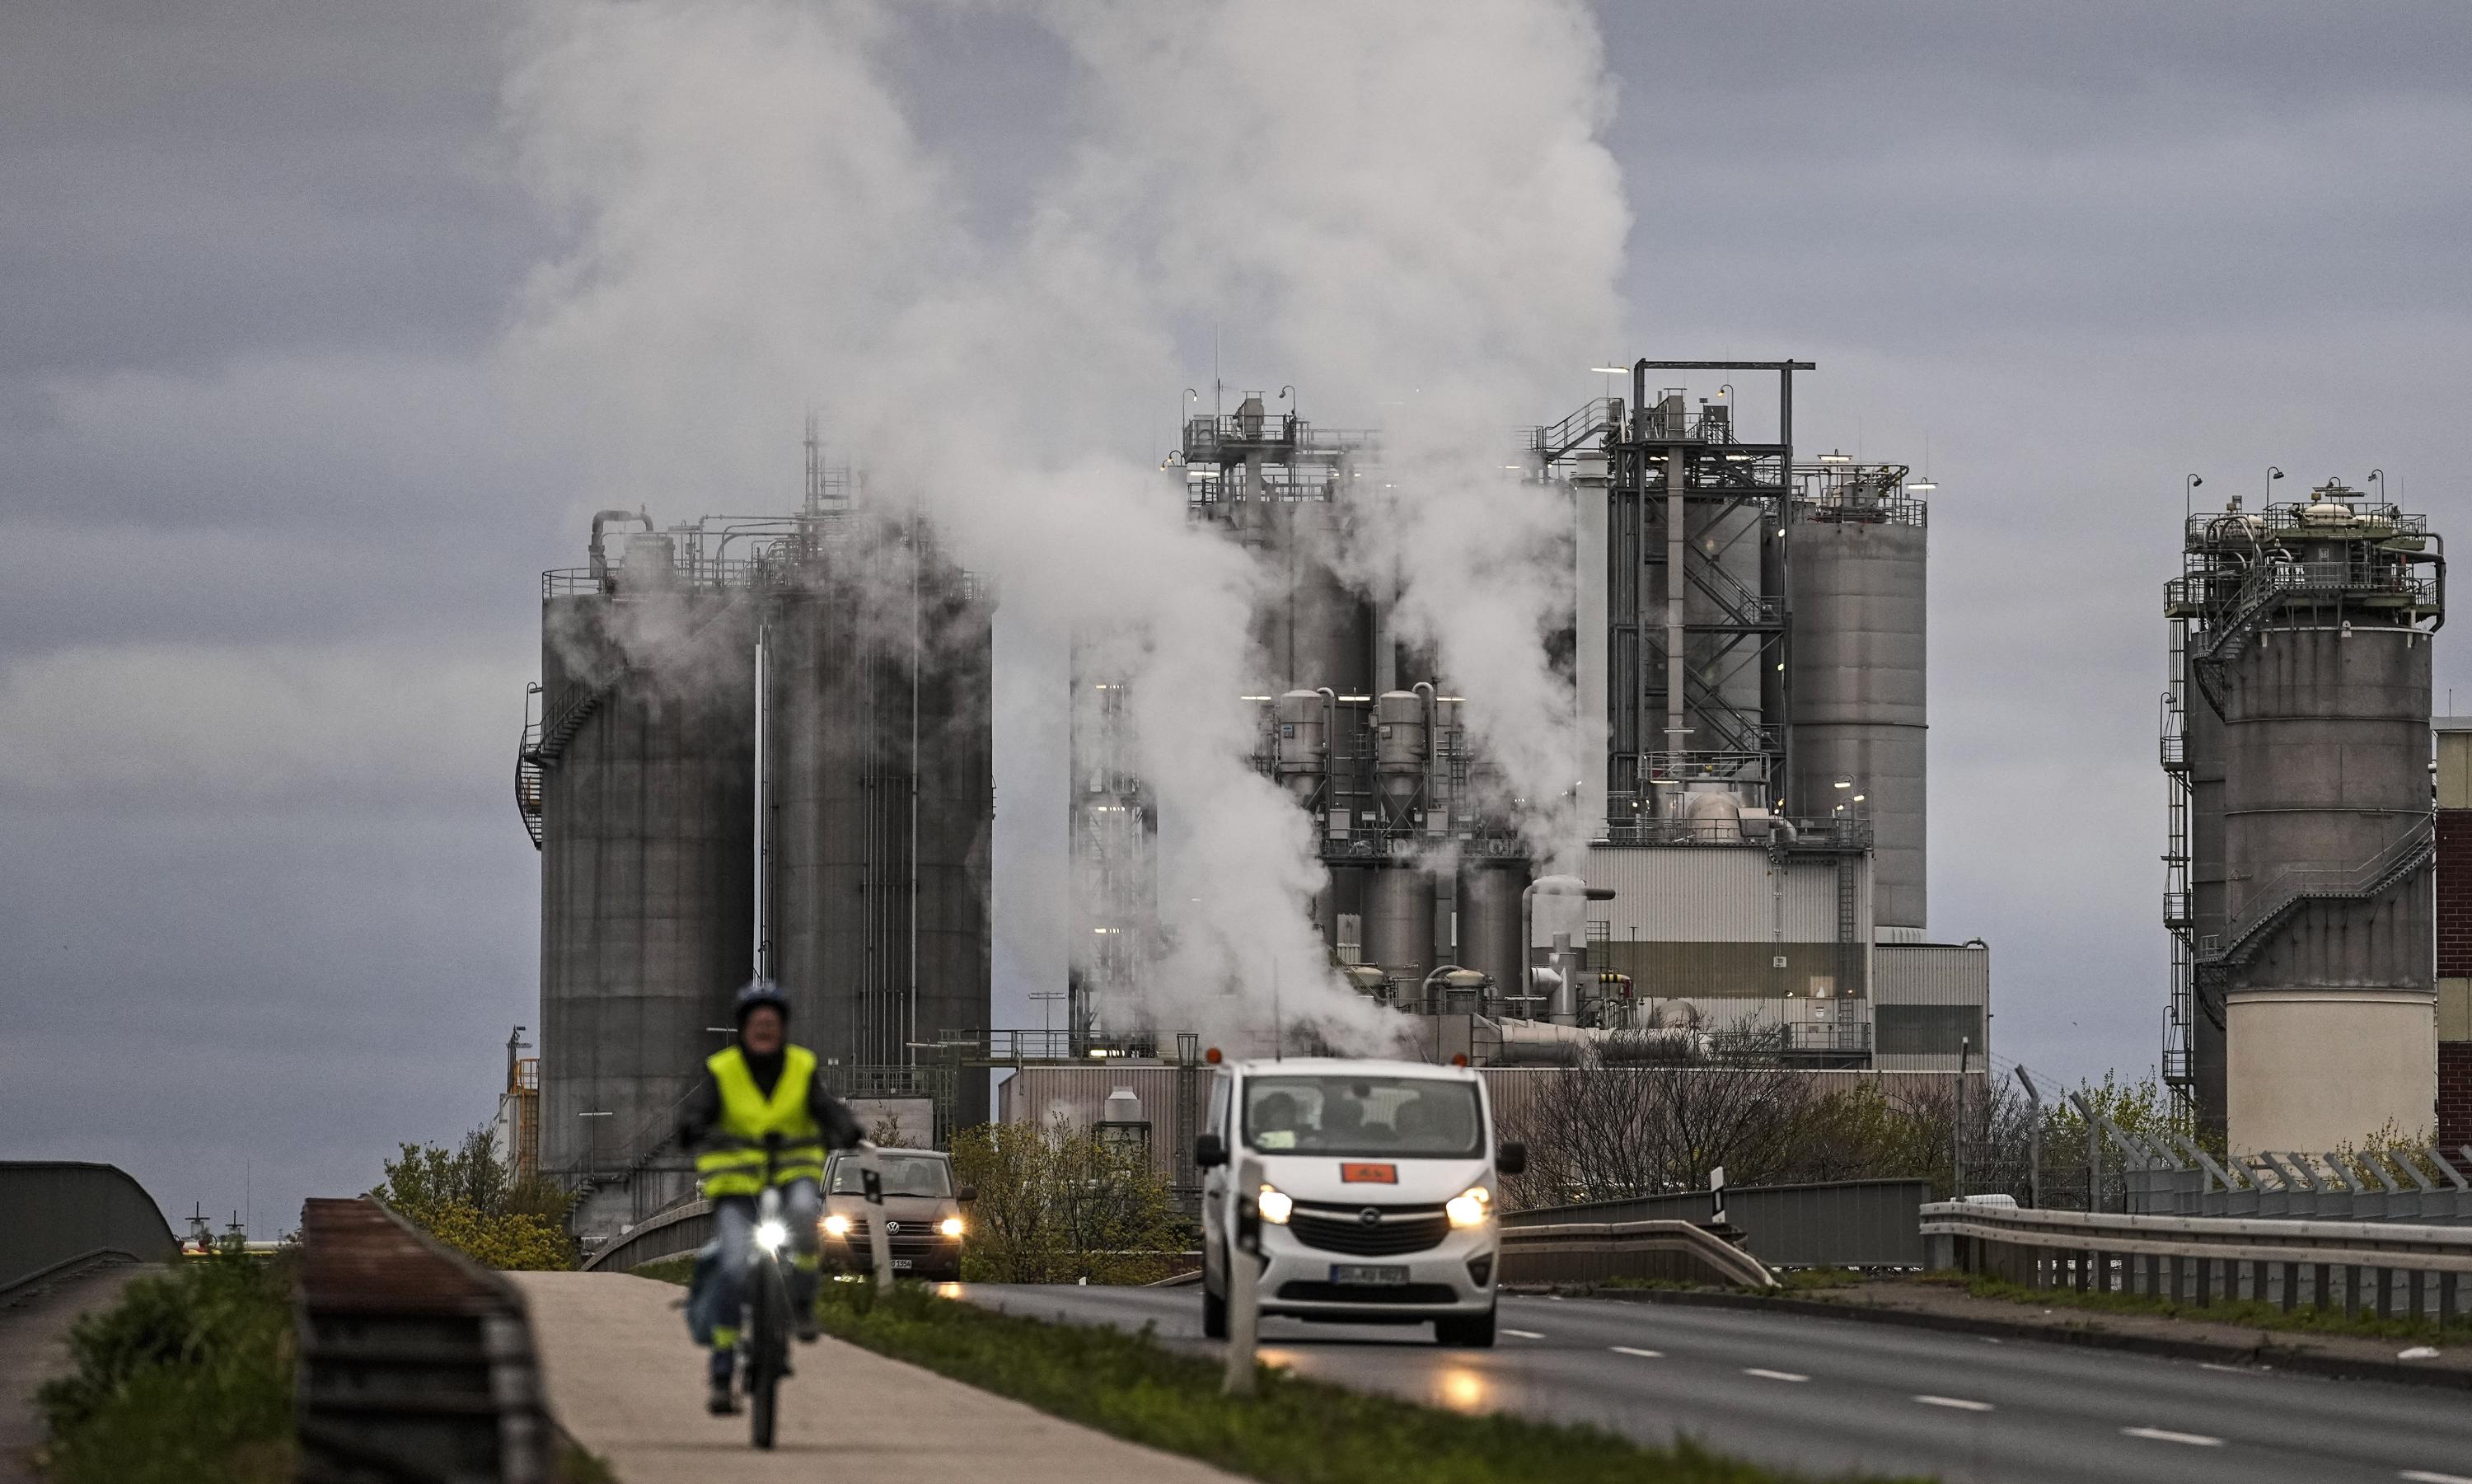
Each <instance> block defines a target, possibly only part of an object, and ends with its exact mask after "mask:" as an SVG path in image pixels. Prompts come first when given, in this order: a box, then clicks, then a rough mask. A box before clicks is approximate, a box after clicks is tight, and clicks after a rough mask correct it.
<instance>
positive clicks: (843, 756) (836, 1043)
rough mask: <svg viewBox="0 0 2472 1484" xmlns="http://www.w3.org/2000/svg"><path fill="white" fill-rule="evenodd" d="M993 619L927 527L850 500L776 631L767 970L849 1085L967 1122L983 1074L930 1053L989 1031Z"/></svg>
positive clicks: (802, 559) (789, 592)
mask: <svg viewBox="0 0 2472 1484" xmlns="http://www.w3.org/2000/svg"><path fill="white" fill-rule="evenodd" d="M988 620H989V614H988V611H987V608H986V604H984V603H982V602H981V601H979V599H978V597H977V596H976V594H975V593H974V592H973V591H972V589H971V585H970V583H969V580H968V578H967V577H966V574H964V573H963V572H962V571H961V570H960V569H959V568H957V567H955V566H953V565H952V564H951V563H950V562H948V561H945V560H943V559H942V558H941V557H940V556H939V554H938V553H937V552H936V550H935V548H934V545H933V543H932V542H931V541H929V540H927V539H925V538H924V537H923V535H922V533H921V532H920V530H919V528H918V527H916V526H915V524H914V523H911V522H906V521H898V520H893V519H891V518H882V519H879V518H875V517H873V516H868V515H855V514H854V515H847V516H845V517H844V519H843V520H842V521H840V522H837V523H835V524H834V525H832V526H831V527H827V528H819V530H818V531H817V532H815V533H813V534H812V535H811V536H810V538H809V539H805V540H804V541H803V543H802V545H801V547H800V549H799V550H798V551H797V553H796V562H795V564H794V565H792V566H791V567H789V569H788V570H787V571H786V572H784V573H783V574H782V577H781V580H780V583H779V586H777V587H776V588H775V590H774V591H773V592H772V603H771V608H770V616H769V627H768V631H767V634H768V645H769V658H768V663H767V676H768V682H767V689H766V721H765V725H766V740H767V747H766V753H767V759H768V766H767V773H768V775H769V777H768V778H767V789H766V795H767V803H768V819H767V834H768V837H769V862H768V866H767V869H766V881H767V887H768V890H767V892H766V914H765V917H766V922H767V925H768V929H769V936H770V939H771V949H770V959H771V967H772V975H773V977H774V978H776V979H777V980H779V982H780V984H781V988H782V991H783V993H785V994H787V995H788V996H789V998H790V1002H791V1005H792V1008H793V1012H794V1016H795V1018H796V1025H797V1027H798V1036H799V1040H800V1041H802V1042H803V1043H805V1044H807V1045H809V1046H812V1047H813V1048H814V1049H815V1051H816V1053H817V1055H818V1056H819V1057H820V1058H821V1059H822V1060H823V1061H824V1063H825V1076H826V1079H827V1080H828V1081H831V1082H833V1083H834V1084H835V1085H836V1087H837V1088H838V1089H840V1090H841V1091H842V1092H843V1093H844V1095H847V1096H869V1097H872V1096H934V1097H937V1098H938V1099H939V1103H940V1104H942V1105H943V1106H946V1107H948V1108H949V1109H950V1110H951V1112H950V1114H949V1116H950V1117H951V1118H952V1119H953V1120H954V1122H955V1124H956V1125H957V1126H967V1125H970V1124H974V1123H978V1122H983V1121H985V1119H986V1086H985V1084H984V1082H983V1081H981V1080H980V1079H977V1078H969V1077H963V1078H960V1079H958V1081H957V1083H956V1085H955V1086H953V1087H950V1088H946V1087H940V1086H939V1087H930V1086H928V1085H927V1080H932V1079H934V1078H938V1077H942V1078H951V1077H952V1075H953V1074H952V1072H951V1070H950V1069H949V1068H944V1067H930V1066H925V1065H920V1059H919V1057H918V1055H917V1048H918V1047H919V1046H920V1045H921V1043H924V1042H932V1041H939V1040H941V1039H944V1038H945V1036H946V1033H948V1032H960V1033H963V1034H964V1035H966V1036H969V1037H972V1038H979V1039H983V1038H984V1036H985V1034H986V1030H987V1022H988V993H989V990H988V975H989V964H988V953H989V949H988V941H987V906H986V902H987V865H988V855H987V850H988V829H989V824H990V820H991V817H992V813H993V788H994V784H993V748H992V730H991V727H992V724H991V718H990V715H989V711H988V694H989V691H988V685H989V677H988V674H987V662H988V655H989V649H990V646H989V629H988ZM941 1132H944V1131H939V1133H941Z"/></svg>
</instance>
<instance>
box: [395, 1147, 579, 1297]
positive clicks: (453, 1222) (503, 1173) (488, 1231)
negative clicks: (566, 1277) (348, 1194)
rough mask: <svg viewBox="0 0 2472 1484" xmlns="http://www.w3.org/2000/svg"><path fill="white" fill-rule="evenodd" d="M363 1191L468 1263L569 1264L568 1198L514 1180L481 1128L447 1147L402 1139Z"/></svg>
mask: <svg viewBox="0 0 2472 1484" xmlns="http://www.w3.org/2000/svg"><path fill="white" fill-rule="evenodd" d="M400 1148H401V1150H402V1153H401V1156H400V1157H399V1158H397V1159H393V1160H389V1161H386V1179H385V1180H383V1181H381V1182H380V1183H379V1184H378V1186H377V1188H375V1189H373V1190H371V1191H370V1192H369V1194H370V1196H371V1197H373V1198H375V1199H377V1200H379V1201H383V1202H385V1203H386V1204H387V1205H388V1206H389V1207H390V1208H392V1209H393V1210H395V1211H396V1212H397V1213H399V1214H400V1215H402V1216H403V1218H404V1219H405V1220H407V1221H410V1222H411V1223H412V1224H413V1225H415V1226H416V1227H418V1228H420V1229H421V1230H422V1231H423V1232H426V1233H429V1234H430V1235H431V1236H432V1237H434V1238H436V1239H437V1240H438V1241H439V1242H440V1243H443V1244H444V1245H446V1246H448V1247H452V1248H454V1249H455V1250H456V1251H457V1252H460V1253H462V1254H463V1255H464V1256H465V1257H470V1258H471V1259H472V1260H473V1261H475V1262H478V1263H482V1264H484V1265H485V1266H487V1267H493V1268H511V1269H532V1270H544V1269H547V1270H557V1269H564V1268H571V1267H573V1266H575V1259H576V1244H575V1239H574V1238H573V1237H571V1236H569V1235H568V1234H567V1232H566V1213H567V1210H568V1209H569V1208H570V1207H572V1206H573V1205H574V1201H573V1199H572V1198H571V1197H569V1196H568V1195H567V1193H566V1192H565V1191H563V1190H561V1189H559V1187H558V1186H557V1185H554V1184H552V1183H551V1182H549V1181H546V1180H539V1179H533V1180H517V1179H515V1178H514V1174H513V1172H512V1171H511V1170H510V1169H509V1168H508V1167H507V1164H506V1162H505V1161H502V1160H500V1159H499V1158H498V1151H497V1146H496V1144H495V1143H494V1142H493V1141H492V1139H491V1137H490V1135H489V1131H488V1129H487V1128H486V1127H484V1128H479V1129H475V1130H473V1131H472V1132H471V1133H470V1134H467V1135H465V1136H464V1137H463V1142H462V1143H461V1144H459V1145H458V1146H456V1147H455V1148H453V1149H448V1148H446V1147H444V1146H443V1145H440V1144H404V1145H401V1146H400Z"/></svg>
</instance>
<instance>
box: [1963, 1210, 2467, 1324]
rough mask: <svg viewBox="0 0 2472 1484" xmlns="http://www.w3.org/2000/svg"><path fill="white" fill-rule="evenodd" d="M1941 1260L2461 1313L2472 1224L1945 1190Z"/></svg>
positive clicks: (2092, 1286) (2000, 1270) (2198, 1293)
mask: <svg viewBox="0 0 2472 1484" xmlns="http://www.w3.org/2000/svg"><path fill="white" fill-rule="evenodd" d="M1922 1233H1923V1239H1924V1244H1925V1246H1926V1249H1927V1250H1928V1252H1929V1254H1930V1257H1931V1262H1932V1265H1933V1266H1934V1267H1937V1268H1954V1269H1959V1270H1962V1271H1965V1272H1971V1273H1980V1274H1984V1275H1986V1276H1991V1277H1997V1278H2001V1279H2004V1280H2006V1281H2009V1282H2013V1283H2016V1284H2018V1285H2020V1286H2022V1287H2027V1288H2039V1289H2054V1288H2073V1289H2076V1290H2077V1291H2079V1292H2080V1293H2125V1294H2143V1295H2150V1296H2153V1297H2158V1298H2168V1299H2170V1300H2171V1301H2172V1302H2174V1303H2175V1304H2181V1303H2187V1304H2198V1305H2199V1306H2207V1305H2211V1304H2217V1303H2235V1302H2240V1301H2243V1300H2247V1301H2253V1302H2257V1303H2262V1304H2274V1305H2277V1306H2279V1307H2281V1308H2282V1309H2284V1310H2285V1311H2286V1312H2290V1311H2292V1310H2294V1309H2296V1308H2300V1307H2303V1306H2306V1307H2312V1308H2318V1309H2335V1308H2341V1310H2342V1311H2343V1313H2344V1314H2345V1315H2346V1316H2347V1317H2358V1316H2359V1315H2361V1314H2362V1313H2364V1312H2373V1313H2375V1314H2376V1315H2377V1317H2379V1318H2380V1319H2395V1318H2405V1317H2408V1318H2411V1319H2413V1320H2433V1319H2434V1320H2436V1322H2437V1323H2439V1324H2441V1325H2445V1324H2451V1323H2453V1322H2455V1321H2456V1320H2457V1319H2458V1318H2460V1317H2461V1315H2462V1313H2463V1308H2462V1302H2461V1290H2462V1287H2463V1284H2462V1278H2463V1275H2465V1274H2467V1273H2472V1230H2467V1229H2465V1228H2461V1227H2433V1226H2407V1225H2401V1224H2389V1223H2381V1222H2367V1221H2276V1220H2247V1219H2239V1218H2230V1217H2209V1216H2133V1215H2121V1214H2118V1213H2115V1212H2111V1211H2064V1210H2019V1209H2013V1208H2008V1207H1999V1206H1990V1205H1975V1204H1972V1203H1969V1202H1962V1201H1949V1202H1938V1203H1935V1204H1933V1205H1928V1206H1925V1207H1923V1208H1922Z"/></svg>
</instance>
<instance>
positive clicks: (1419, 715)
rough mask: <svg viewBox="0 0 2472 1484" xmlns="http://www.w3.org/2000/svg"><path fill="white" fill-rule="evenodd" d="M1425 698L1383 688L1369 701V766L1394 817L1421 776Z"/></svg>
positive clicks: (1413, 794)
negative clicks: (1370, 763) (1371, 765)
mask: <svg viewBox="0 0 2472 1484" xmlns="http://www.w3.org/2000/svg"><path fill="white" fill-rule="evenodd" d="M1425 768H1426V760H1425V698H1424V697H1422V696H1419V695H1416V694H1414V692H1412V691H1405V690H1388V691H1384V692H1383V693H1382V695H1381V697H1380V698H1379V699H1378V700H1376V701H1375V702H1374V703H1373V769H1374V775H1375V777H1376V778H1379V779H1380V783H1381V788H1382V798H1383V801H1384V802H1385V803H1387V804H1388V805H1389V806H1390V809H1391V817H1392V819H1393V820H1394V821H1395V820H1396V819H1397V818H1398V817H1399V815H1400V813H1401V812H1402V811H1404V810H1406V809H1407V808H1408V807H1410V805H1411V804H1412V803H1413V802H1414V800H1415V797H1416V787H1417V785H1418V784H1420V783H1422V782H1423V781H1424V779H1425Z"/></svg>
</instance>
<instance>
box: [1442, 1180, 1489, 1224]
mask: <svg viewBox="0 0 2472 1484" xmlns="http://www.w3.org/2000/svg"><path fill="white" fill-rule="evenodd" d="M1492 1206H1493V1192H1492V1191H1490V1190H1487V1189H1486V1187H1485V1186H1483V1185H1470V1186H1468V1187H1467V1188H1466V1189H1465V1190H1462V1191H1461V1192H1460V1193H1459V1194H1457V1195H1455V1196H1452V1197H1451V1198H1450V1200H1449V1202H1447V1203H1446V1204H1445V1205H1444V1206H1443V1207H1442V1209H1443V1210H1444V1211H1445V1212H1446V1213H1448V1214H1449V1216H1450V1218H1451V1225H1452V1226H1455V1227H1481V1226H1484V1225H1485V1218H1486V1214H1487V1213H1488V1211H1489V1210H1490V1209H1491V1208H1492Z"/></svg>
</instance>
